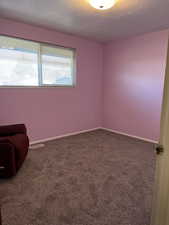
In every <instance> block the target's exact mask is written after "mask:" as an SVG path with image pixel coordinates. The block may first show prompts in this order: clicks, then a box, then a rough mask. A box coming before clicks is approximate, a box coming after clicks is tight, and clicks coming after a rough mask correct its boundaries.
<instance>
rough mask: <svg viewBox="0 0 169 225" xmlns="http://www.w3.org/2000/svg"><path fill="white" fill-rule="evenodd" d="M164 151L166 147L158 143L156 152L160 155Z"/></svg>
mask: <svg viewBox="0 0 169 225" xmlns="http://www.w3.org/2000/svg"><path fill="white" fill-rule="evenodd" d="M163 152H164V147H163V146H162V145H157V146H156V154H157V155H160V154H161V153H163Z"/></svg>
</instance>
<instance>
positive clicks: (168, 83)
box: [151, 47, 169, 225]
mask: <svg viewBox="0 0 169 225" xmlns="http://www.w3.org/2000/svg"><path fill="white" fill-rule="evenodd" d="M159 144H160V145H161V146H162V147H163V150H164V152H163V153H160V154H159V155H157V167H156V183H155V190H154V202H153V212H152V220H151V225H169V47H168V56H167V65H166V75H165V84H164V96H163V106H162V115H161V134H160V141H159Z"/></svg>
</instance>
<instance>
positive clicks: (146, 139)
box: [100, 127, 158, 144]
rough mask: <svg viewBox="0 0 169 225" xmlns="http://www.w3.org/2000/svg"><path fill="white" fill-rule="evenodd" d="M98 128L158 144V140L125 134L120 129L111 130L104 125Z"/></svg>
mask: <svg viewBox="0 0 169 225" xmlns="http://www.w3.org/2000/svg"><path fill="white" fill-rule="evenodd" d="M100 129H103V130H106V131H109V132H112V133H115V134H120V135H124V136H127V137H131V138H135V139H138V140H142V141H146V142H150V143H153V144H158V141H154V140H151V139H148V138H142V137H138V136H134V135H130V134H126V133H123V132H120V131H117V130H112V129H109V128H105V127H101V128H100Z"/></svg>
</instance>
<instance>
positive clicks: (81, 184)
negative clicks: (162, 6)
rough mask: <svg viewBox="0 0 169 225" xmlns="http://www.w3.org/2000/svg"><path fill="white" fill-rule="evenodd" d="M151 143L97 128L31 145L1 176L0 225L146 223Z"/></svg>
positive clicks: (151, 176)
mask: <svg viewBox="0 0 169 225" xmlns="http://www.w3.org/2000/svg"><path fill="white" fill-rule="evenodd" d="M153 147H154V146H153V144H150V143H146V142H144V141H139V140H136V139H132V138H129V137H125V136H122V135H117V134H113V133H110V132H107V131H103V130H97V131H93V132H89V133H85V134H80V135H76V136H71V137H67V138H62V139H58V140H54V141H50V142H47V143H46V144H45V147H44V148H40V149H34V150H30V151H29V155H28V157H27V159H26V161H25V163H24V165H23V167H22V168H21V170H20V171H19V173H18V174H17V176H16V177H14V178H13V179H9V180H1V181H0V204H1V205H2V216H3V225H149V224H150V215H151V204H152V189H153V182H154V172H155V153H154V148H153Z"/></svg>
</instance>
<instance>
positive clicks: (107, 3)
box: [89, 0, 116, 10]
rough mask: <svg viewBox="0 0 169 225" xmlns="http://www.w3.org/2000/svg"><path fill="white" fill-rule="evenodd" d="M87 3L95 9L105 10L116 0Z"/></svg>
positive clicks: (97, 0) (92, 0)
mask: <svg viewBox="0 0 169 225" xmlns="http://www.w3.org/2000/svg"><path fill="white" fill-rule="evenodd" d="M89 3H90V5H91V6H93V7H94V8H96V9H100V10H105V9H110V8H111V7H113V6H114V4H115V3H116V0H89Z"/></svg>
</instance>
